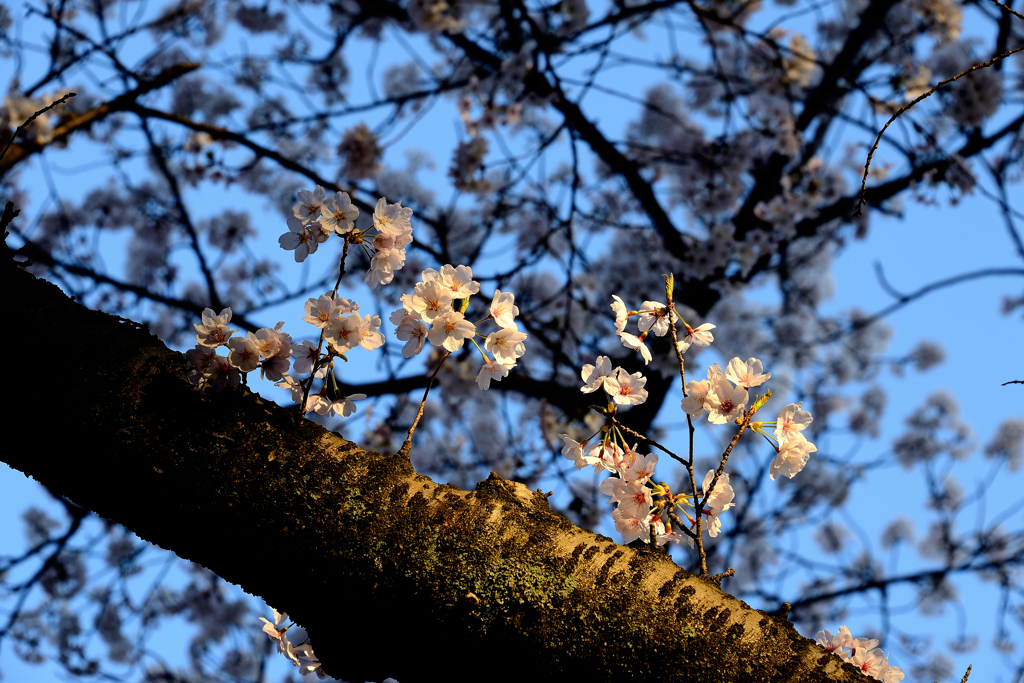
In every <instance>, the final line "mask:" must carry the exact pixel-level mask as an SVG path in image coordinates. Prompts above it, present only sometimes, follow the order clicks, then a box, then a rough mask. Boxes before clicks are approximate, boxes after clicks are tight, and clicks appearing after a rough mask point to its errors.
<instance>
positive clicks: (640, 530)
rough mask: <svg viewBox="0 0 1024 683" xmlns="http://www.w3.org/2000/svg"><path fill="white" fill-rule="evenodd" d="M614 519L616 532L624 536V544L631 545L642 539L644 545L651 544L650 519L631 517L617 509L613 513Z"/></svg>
mask: <svg viewBox="0 0 1024 683" xmlns="http://www.w3.org/2000/svg"><path fill="white" fill-rule="evenodd" d="M612 519H614V520H615V530H616V531H618V532H619V533H620V534H622V542H623V543H630V542H632V541H635V540H636V539H640V540H641V541H643V542H644V543H648V544H649V543H650V542H651V539H650V535H651V523H650V521H649V519H648V517H647V516H646V515H645V516H644V517H642V518H640V517H630V516H628V515H625V514H623V512H622V511H621V510H620V509H619V508H616V509H615V510H613V511H612Z"/></svg>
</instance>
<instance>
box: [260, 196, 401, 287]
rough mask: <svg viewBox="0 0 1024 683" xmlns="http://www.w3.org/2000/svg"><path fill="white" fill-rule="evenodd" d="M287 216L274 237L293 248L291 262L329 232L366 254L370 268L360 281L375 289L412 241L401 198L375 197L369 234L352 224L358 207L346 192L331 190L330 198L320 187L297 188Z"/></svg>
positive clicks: (312, 249) (397, 266)
mask: <svg viewBox="0 0 1024 683" xmlns="http://www.w3.org/2000/svg"><path fill="white" fill-rule="evenodd" d="M292 214H293V215H291V216H289V217H288V219H287V225H288V232H286V233H285V234H283V235H281V236H280V237H279V238H278V240H277V241H278V244H280V245H281V247H282V248H283V249H288V250H294V251H295V262H296V263H302V262H303V261H305V260H306V257H307V256H309V255H310V254H312V253H314V252H315V251H316V250H317V247H319V246H320V245H321V244H323V243H324V242H326V241H327V238H328V237H330V236H331V234H332V233H334V234H337V235H338V236H340V237H343V238H345V239H346V240H347V241H348V243H349V244H358V245H360V246H362V247H363V249H365V250H366V252H367V255H368V256H369V257H370V270H368V271H367V273H366V276H365V277H364V278H363V281H364V282H365V283H366V284H367V285H369V286H370V289H376V288H377V285H379V284H380V285H386V284H388V283H389V282H391V280H392V279H393V278H394V277H395V271H396V270H401V268H402V266H404V265H405V247H406V245H408V244H410V243H411V242H412V223H411V221H410V219H411V218H412V209H410V208H408V207H403V206H402V202H398V203H396V204H388V202H387V200H386V199H385V198H384V197H381V198H380V199H378V200H377V206H376V207H375V208H374V211H373V228H374V229H375V230H376V232H375V233H373V234H368V231H360V230H357V229H356V228H355V220H356V218H358V217H359V208H358V207H356V206H355V205H353V204H352V200H351V198H350V197H349V195H348V193H347V192H335V193H334V196H333V197H331V198H330V199H328V198H327V193H326V191H325V190H324V188H323V187H321V186H320V185H317V186H316V187H315V188H314V189H313V190H312V191H310V190H299V203H298V204H296V205H295V206H293V207H292Z"/></svg>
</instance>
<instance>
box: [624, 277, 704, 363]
mask: <svg viewBox="0 0 1024 683" xmlns="http://www.w3.org/2000/svg"><path fill="white" fill-rule="evenodd" d="M612 299H613V301H612V304H611V308H612V312H614V313H615V333H616V334H617V335H619V340H620V341H621V342H622V345H623V346H625V347H626V348H627V349H632V350H634V351H639V352H640V356H641V357H642V358H643V359H644V365H647V364H648V363H650V362H651V350H650V349H648V348H647V343H646V340H647V335H649V334H650V333H651V332H654V335H655V336H656V337H664V336H665V335H666V334H668V333H669V331H670V326H674V325H675V324H676V323H677V322H682V323H683V327H684V328H685V330H686V335H685V336H681V337H679V340H678V342H677V343H676V347H677V348H678V349H679V353H685V352H686V350H687V349H689V348H690V346H691V345H696V346H708V345H709V344H711V342H713V341H714V340H715V337H714V335H712V334H711V332H710V330H713V329H715V326H714V325H712V324H710V323H704V324H703V325H700V326H699V327H697V328H693V327H690V325H689V324H687V322H686V321H685V320H683V319H682V318H681V317H679V314H678V313H677V312H676V311H675V310H674V308H673V310H671V311H670V310H669V308H668V306H667V305H666V304H663V303H661V302H658V301H645V302H643V305H641V306H640V308H638V309H637V310H635V311H631V310H629V308H628V307H627V306H626V303H625V302H624V301H623V300H622V298H621V297H619V296H618V295H614V294H613V295H612ZM634 315H635V316H637V332H639V333H640V334H639V335H635V334H631V333H629V332H626V324H627V323H628V321H629V318H630V317H631V316H634Z"/></svg>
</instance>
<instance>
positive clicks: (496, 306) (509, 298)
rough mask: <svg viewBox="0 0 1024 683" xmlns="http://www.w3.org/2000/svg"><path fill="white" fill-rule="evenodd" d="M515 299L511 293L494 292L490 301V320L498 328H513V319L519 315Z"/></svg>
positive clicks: (514, 323)
mask: <svg viewBox="0 0 1024 683" xmlns="http://www.w3.org/2000/svg"><path fill="white" fill-rule="evenodd" d="M515 300H516V297H515V295H514V294H513V293H512V292H502V291H501V290H500V289H496V290H494V297H493V298H492V299H491V308H490V310H491V318H493V319H494V322H495V324H497V325H498V327H508V328H514V327H515V326H516V320H515V317H516V316H517V315H519V308H518V307H517V306H516V305H515Z"/></svg>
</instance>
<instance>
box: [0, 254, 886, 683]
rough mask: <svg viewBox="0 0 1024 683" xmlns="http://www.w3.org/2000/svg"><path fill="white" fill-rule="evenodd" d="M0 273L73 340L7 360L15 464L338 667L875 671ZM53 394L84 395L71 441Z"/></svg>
mask: <svg viewBox="0 0 1024 683" xmlns="http://www.w3.org/2000/svg"><path fill="white" fill-rule="evenodd" d="M0 277H2V282H0V286H2V287H3V291H4V292H5V294H6V296H7V301H8V306H9V312H10V315H11V316H12V318H13V319H15V320H18V321H19V323H20V324H21V325H22V326H24V329H30V330H33V331H34V332H35V333H36V334H38V335H40V337H39V338H40V340H41V341H43V342H45V343H52V341H55V340H57V339H63V338H65V337H66V336H67V334H68V332H69V331H73V332H74V338H75V343H74V349H73V354H65V355H62V360H63V361H64V362H66V363H68V364H69V365H70V366H71V367H70V368H69V369H70V370H71V374H72V376H73V377H74V381H70V382H66V383H62V384H61V386H60V388H59V390H58V391H57V392H56V393H55V392H54V389H53V386H52V384H50V383H49V382H47V381H45V379H44V377H43V375H42V373H40V372H39V370H38V366H37V365H35V364H31V363H14V364H11V365H12V366H13V370H14V377H13V378H12V379H13V382H14V385H15V386H18V387H19V389H20V390H21V391H22V392H23V393H24V395H22V396H20V397H19V400H18V401H17V402H16V403H15V404H14V406H13V408H9V409H8V413H7V420H8V424H9V425H13V426H14V428H13V429H10V430H9V432H8V442H7V443H8V446H7V447H6V448H5V449H4V452H3V459H4V460H5V461H6V462H7V463H8V464H10V465H11V466H12V467H15V468H17V469H19V470H21V471H23V472H25V473H26V474H28V475H30V476H33V477H35V478H37V479H38V480H40V481H41V482H43V483H45V484H47V485H48V486H50V487H52V488H53V489H55V490H57V491H59V492H60V493H61V494H62V495H66V496H67V497H69V498H71V499H72V500H74V501H75V502H76V503H78V504H80V505H83V506H86V507H88V508H90V509H92V510H95V511H96V512H97V513H98V514H100V515H102V516H104V517H106V518H109V519H112V520H114V521H118V522H120V523H123V524H125V525H126V526H128V527H129V528H131V529H132V530H133V531H135V532H136V533H137V534H139V535H140V536H141V537H143V538H145V539H147V540H149V541H151V542H153V543H156V544H158V545H160V546H162V547H164V548H168V549H171V550H174V551H175V552H176V553H178V554H179V555H180V556H182V557H185V558H188V559H191V560H193V561H195V562H199V563H201V564H203V565H204V566H206V567H208V568H209V569H211V570H212V571H214V572H216V573H217V574H219V575H220V576H222V577H224V578H225V579H227V580H229V581H232V582H236V583H238V584H240V585H242V586H243V587H245V588H246V589H247V590H249V591H251V592H253V593H257V594H259V595H262V596H263V597H264V598H265V599H266V600H268V601H269V602H270V603H271V604H272V605H274V606H275V607H277V608H279V609H282V610H287V611H288V612H289V613H290V614H291V615H292V616H293V617H294V618H296V619H297V620H298V621H299V622H300V623H301V624H303V625H304V626H305V627H306V628H307V630H308V631H309V633H310V637H311V642H312V643H313V644H314V645H315V646H316V654H317V656H318V657H319V659H320V660H321V661H322V662H323V664H324V668H325V670H326V671H328V672H329V673H331V674H332V675H334V676H342V677H344V678H347V679H354V680H370V679H373V680H380V679H381V678H383V677H384V676H395V677H396V678H398V679H399V680H404V679H413V680H415V679H416V678H417V677H418V676H420V675H422V670H423V669H424V668H425V667H427V666H432V665H434V664H435V663H436V662H437V659H438V655H439V654H440V655H442V656H445V655H448V657H449V658H450V659H451V663H450V664H448V665H446V678H448V679H450V680H478V679H479V678H480V677H481V676H483V675H486V677H487V678H488V679H493V680H498V681H512V680H520V679H521V678H522V677H523V676H525V675H529V677H530V679H531V680H539V681H548V680H550V681H555V680H559V681H561V680H565V679H566V678H567V677H571V678H573V679H580V680H593V681H630V680H650V679H652V678H654V677H655V676H656V677H657V678H658V679H659V680H663V681H707V682H715V681H721V682H723V683H724V682H726V681H728V682H732V683H742V682H744V681H791V680H797V679H799V680H801V681H805V682H807V681H822V682H824V681H833V682H834V681H839V682H844V681H866V680H868V679H865V678H863V677H862V676H861V674H859V673H858V672H856V671H855V670H854V668H853V667H852V666H850V665H847V664H843V663H842V662H841V660H840V659H839V658H838V657H836V656H834V655H831V654H828V653H826V652H825V651H823V650H822V649H820V648H819V647H818V646H817V645H815V644H814V643H813V642H812V641H810V640H808V639H806V638H802V637H801V636H800V635H799V634H797V632H796V631H795V630H794V629H793V627H792V625H791V624H790V623H789V622H788V621H786V620H784V619H781V618H777V617H770V616H768V615H766V614H765V613H763V612H760V611H756V610H753V609H751V608H750V607H748V606H747V605H746V604H744V603H742V602H740V601H738V600H736V599H735V598H733V597H732V596H730V595H728V594H725V593H722V592H721V591H720V590H719V589H718V588H717V587H716V586H714V585H713V584H711V583H709V582H706V581H702V580H700V579H698V578H696V577H694V576H692V575H690V574H688V573H686V572H685V571H683V570H681V569H680V568H679V567H678V566H677V565H675V564H674V563H673V562H672V561H671V560H670V559H669V558H668V557H667V556H666V555H665V554H664V553H663V552H662V551H658V550H656V549H652V548H648V547H646V546H644V547H640V548H637V549H633V548H627V547H623V546H619V545H617V544H616V543H614V542H613V541H612V540H611V539H609V538H606V537H604V536H599V535H595V534H592V533H590V532H588V531H584V530H582V529H579V528H577V527H575V526H573V525H572V524H570V523H569V522H568V521H566V520H565V519H564V518H562V517H560V516H558V515H556V514H555V513H553V512H552V511H551V510H549V509H548V505H547V500H546V496H545V495H544V494H541V493H539V492H538V493H534V492H532V491H529V490H528V489H527V488H526V487H525V486H522V485H521V484H516V483H512V482H507V481H504V480H502V479H501V478H500V477H497V476H496V475H492V476H491V477H490V478H489V479H488V480H486V481H484V482H481V483H480V484H478V485H477V487H476V489H475V490H474V491H461V490H459V489H457V488H455V487H453V486H449V485H437V484H435V483H434V482H432V481H430V480H429V479H428V478H427V477H424V476H421V475H417V474H416V473H415V472H414V471H413V469H412V466H411V464H410V462H409V460H408V459H406V458H402V457H390V458H383V457H381V456H380V455H379V454H377V453H375V452H368V451H364V450H362V449H360V448H358V447H357V446H356V445H354V444H352V443H349V442H347V441H344V440H343V439H341V438H340V437H338V436H337V435H335V434H331V433H329V432H327V431H325V430H324V429H322V428H321V427H320V426H318V425H315V424H313V423H311V422H308V421H302V422H301V423H299V424H296V423H295V422H294V421H293V416H292V415H291V414H290V413H289V412H288V411H287V410H286V409H284V408H281V407H279V406H276V405H274V404H272V403H269V402H267V401H265V400H263V399H261V398H259V396H258V395H255V394H250V393H247V392H243V391H242V390H234V391H233V390H227V391H225V392H222V393H219V394H213V393H210V392H207V393H205V394H203V393H200V392H198V391H196V390H194V389H193V388H192V387H191V386H190V385H189V383H188V382H187V381H186V379H185V365H186V363H185V361H184V359H183V357H182V356H181V355H180V354H178V353H176V352H173V351H170V350H168V349H167V348H166V347H164V345H163V344H162V343H160V341H159V340H157V339H156V338H155V337H152V336H151V335H149V334H148V333H147V332H146V331H145V329H144V328H143V327H142V326H140V325H137V324H134V323H131V321H125V320H123V319H120V318H116V317H113V316H110V315H107V314H104V313H100V312H95V311H90V310H88V309H86V308H84V307H82V306H80V305H78V304H76V303H74V302H72V301H70V300H69V299H68V298H67V297H65V296H64V294H63V293H62V292H60V290H59V289H58V288H57V287H55V286H54V285H52V284H49V283H47V282H45V281H41V280H37V279H35V278H34V277H32V276H31V275H30V274H28V273H26V272H24V271H23V270H21V269H20V268H18V267H16V266H15V265H13V264H10V263H3V264H0ZM54 399H59V401H60V405H61V407H70V408H71V410H66V411H64V413H63V414H62V416H61V420H62V424H61V433H60V434H55V433H54V428H53V420H54V417H53V415H52V411H51V410H47V409H45V408H46V407H48V406H50V405H52V404H53V403H54ZM63 434H73V435H74V437H73V438H74V443H73V444H72V443H70V439H65V438H64V437H63V436H62V435H63ZM469 592H471V593H473V594H474V595H475V596H476V597H477V599H478V600H479V604H477V603H476V601H475V600H469V599H466V597H465V596H466V595H467V593H469ZM254 629H255V626H254ZM396 652H400V653H401V656H396ZM353 655H355V656H353Z"/></svg>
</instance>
